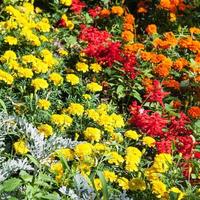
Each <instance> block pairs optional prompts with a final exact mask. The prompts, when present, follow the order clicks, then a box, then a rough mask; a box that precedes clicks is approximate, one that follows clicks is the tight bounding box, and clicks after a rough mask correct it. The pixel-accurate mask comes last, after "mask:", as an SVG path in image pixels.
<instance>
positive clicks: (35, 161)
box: [26, 154, 40, 167]
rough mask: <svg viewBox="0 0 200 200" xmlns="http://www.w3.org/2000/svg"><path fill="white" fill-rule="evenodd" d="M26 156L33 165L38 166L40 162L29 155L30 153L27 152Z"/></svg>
mask: <svg viewBox="0 0 200 200" xmlns="http://www.w3.org/2000/svg"><path fill="white" fill-rule="evenodd" d="M26 156H27V157H28V158H29V159H30V161H31V162H32V163H33V164H34V165H36V166H37V167H39V166H40V163H39V162H38V161H37V160H36V159H35V158H34V157H33V156H31V155H29V154H27V155H26Z"/></svg>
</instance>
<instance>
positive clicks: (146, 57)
mask: <svg viewBox="0 0 200 200" xmlns="http://www.w3.org/2000/svg"><path fill="white" fill-rule="evenodd" d="M151 55H152V54H151V53H150V52H146V51H142V52H141V53H140V56H141V58H142V60H144V61H150V60H151V57H152V56H151Z"/></svg>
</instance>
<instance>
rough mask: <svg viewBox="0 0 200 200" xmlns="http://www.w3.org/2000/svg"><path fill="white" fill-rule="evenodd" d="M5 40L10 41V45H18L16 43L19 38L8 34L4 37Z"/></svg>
mask: <svg viewBox="0 0 200 200" xmlns="http://www.w3.org/2000/svg"><path fill="white" fill-rule="evenodd" d="M4 41H5V42H6V43H8V44H9V45H16V44H17V38H15V37H12V36H6V37H5V38H4Z"/></svg>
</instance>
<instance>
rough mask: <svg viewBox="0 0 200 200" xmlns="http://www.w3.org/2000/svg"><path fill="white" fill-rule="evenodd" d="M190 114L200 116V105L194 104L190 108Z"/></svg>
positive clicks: (194, 116)
mask: <svg viewBox="0 0 200 200" xmlns="http://www.w3.org/2000/svg"><path fill="white" fill-rule="evenodd" d="M188 115H189V116H190V117H192V118H200V107H198V106H192V107H191V108H189V110H188Z"/></svg>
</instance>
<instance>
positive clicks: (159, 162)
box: [152, 153, 172, 173]
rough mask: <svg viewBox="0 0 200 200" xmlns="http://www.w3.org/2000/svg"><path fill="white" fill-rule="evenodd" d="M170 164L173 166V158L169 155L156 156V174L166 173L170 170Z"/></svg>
mask: <svg viewBox="0 0 200 200" xmlns="http://www.w3.org/2000/svg"><path fill="white" fill-rule="evenodd" d="M170 164H172V156H171V155H170V154H167V153H160V154H157V155H156V156H155V158H154V162H153V165H152V167H153V168H154V169H155V170H156V172H160V173H164V172H167V171H168V170H169V166H170Z"/></svg>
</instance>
